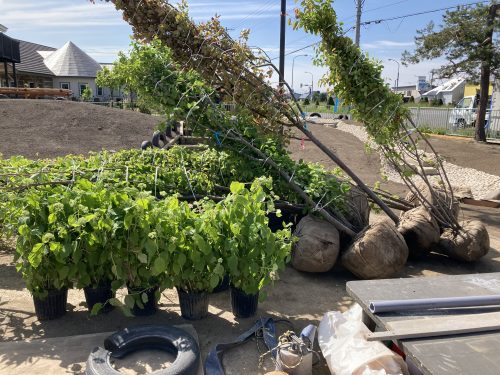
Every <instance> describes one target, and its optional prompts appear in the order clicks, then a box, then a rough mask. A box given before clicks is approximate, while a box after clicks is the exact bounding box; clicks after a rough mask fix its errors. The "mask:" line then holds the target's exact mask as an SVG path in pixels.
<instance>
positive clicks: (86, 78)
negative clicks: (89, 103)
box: [0, 40, 122, 101]
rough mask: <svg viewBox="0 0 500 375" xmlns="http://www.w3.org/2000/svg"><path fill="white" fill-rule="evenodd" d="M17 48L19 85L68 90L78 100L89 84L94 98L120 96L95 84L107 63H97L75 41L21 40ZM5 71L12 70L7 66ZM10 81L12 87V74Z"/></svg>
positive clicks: (119, 93)
mask: <svg viewBox="0 0 500 375" xmlns="http://www.w3.org/2000/svg"><path fill="white" fill-rule="evenodd" d="M19 47H20V55H21V62H20V63H19V64H16V70H17V82H18V86H19V87H46V88H62V89H69V90H71V91H72V92H73V95H72V96H73V98H75V99H79V98H80V97H81V95H82V93H83V91H84V90H85V88H87V87H88V88H90V90H91V91H92V97H93V99H94V100H99V101H108V100H111V99H113V98H120V99H122V93H121V91H120V90H114V91H113V98H111V90H110V89H109V88H103V87H98V86H97V85H96V82H95V79H96V77H97V72H98V71H99V70H101V69H102V67H103V66H105V65H106V66H107V65H109V64H99V63H98V62H97V61H95V60H94V59H93V58H92V57H90V56H89V55H87V54H86V53H85V52H84V51H82V50H81V49H80V48H78V47H77V46H76V45H75V44H74V43H72V42H67V43H66V44H65V45H64V46H62V47H61V48H59V49H56V48H53V47H48V46H43V45H40V44H35V43H31V42H26V41H22V40H20V41H19ZM2 65H3V64H2ZM8 71H9V72H10V71H12V69H11V68H8ZM0 74H3V66H2V67H0ZM9 75H10V73H9ZM9 81H10V86H13V85H14V84H13V82H14V79H13V77H9ZM0 85H1V83H0Z"/></svg>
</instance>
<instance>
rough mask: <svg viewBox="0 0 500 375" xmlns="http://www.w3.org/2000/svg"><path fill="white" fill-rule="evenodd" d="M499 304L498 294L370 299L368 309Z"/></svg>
mask: <svg viewBox="0 0 500 375" xmlns="http://www.w3.org/2000/svg"><path fill="white" fill-rule="evenodd" d="M493 305H500V295H498V294H497V295H488V296H467V297H446V298H421V299H407V300H381V301H371V302H370V305H369V307H370V311H371V312H372V313H374V314H378V313H383V312H398V311H413V310H430V309H443V308H451V307H478V306H493Z"/></svg>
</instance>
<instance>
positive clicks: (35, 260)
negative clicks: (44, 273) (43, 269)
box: [28, 242, 44, 268]
mask: <svg viewBox="0 0 500 375" xmlns="http://www.w3.org/2000/svg"><path fill="white" fill-rule="evenodd" d="M43 249H44V244H43V243H41V242H40V243H37V244H36V245H35V246H33V248H32V249H31V252H30V254H29V255H28V261H29V263H30V264H31V266H32V267H33V268H38V266H39V265H40V263H41V262H42V256H43Z"/></svg>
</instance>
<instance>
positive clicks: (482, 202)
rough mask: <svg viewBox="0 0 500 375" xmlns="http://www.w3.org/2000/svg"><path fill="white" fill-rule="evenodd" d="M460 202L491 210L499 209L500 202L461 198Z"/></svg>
mask: <svg viewBox="0 0 500 375" xmlns="http://www.w3.org/2000/svg"><path fill="white" fill-rule="evenodd" d="M461 202H462V203H464V204H470V205H472V206H480V207H491V208H498V207H500V202H498V201H490V200H485V199H471V198H462V199H461Z"/></svg>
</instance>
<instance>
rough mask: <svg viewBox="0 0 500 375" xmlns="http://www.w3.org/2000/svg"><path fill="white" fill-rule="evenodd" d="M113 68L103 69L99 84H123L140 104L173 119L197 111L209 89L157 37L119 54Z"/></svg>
mask: <svg viewBox="0 0 500 375" xmlns="http://www.w3.org/2000/svg"><path fill="white" fill-rule="evenodd" d="M113 65H114V66H113V69H112V70H109V69H107V70H106V69H103V70H102V71H101V72H99V74H98V79H97V83H98V84H99V85H100V86H105V87H110V88H111V87H123V89H124V91H125V92H126V93H128V94H135V95H136V96H137V102H138V103H137V104H138V106H139V107H142V108H145V109H147V110H149V111H155V112H159V113H162V114H167V117H169V118H170V119H180V118H185V117H186V114H187V113H188V112H190V113H191V114H195V111H196V108H197V107H196V103H197V102H198V100H199V99H200V96H201V95H202V94H203V93H204V92H205V90H203V88H204V87H205V84H204V82H203V81H202V80H201V79H200V77H199V75H198V74H197V73H196V72H194V71H193V70H181V69H180V67H179V66H178V64H176V63H175V62H174V61H173V59H172V53H171V51H170V49H169V48H168V47H166V46H164V45H162V44H161V42H160V41H158V40H157V39H154V40H152V41H151V42H150V43H138V42H135V41H134V42H132V44H131V47H130V50H129V52H128V55H126V54H125V53H123V52H120V53H119V54H118V60H117V61H116V62H115V63H114V64H113Z"/></svg>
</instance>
